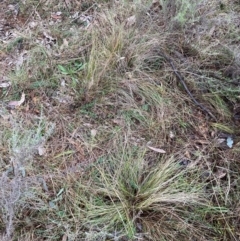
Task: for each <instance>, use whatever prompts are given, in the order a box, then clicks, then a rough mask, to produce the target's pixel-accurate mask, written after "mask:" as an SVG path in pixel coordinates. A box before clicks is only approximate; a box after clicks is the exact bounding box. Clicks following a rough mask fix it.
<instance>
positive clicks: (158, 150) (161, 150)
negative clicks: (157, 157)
mask: <svg viewBox="0 0 240 241" xmlns="http://www.w3.org/2000/svg"><path fill="white" fill-rule="evenodd" d="M147 147H148V148H149V149H151V150H153V151H155V152H158V153H166V151H164V150H163V149H160V148H155V147H151V146H147Z"/></svg>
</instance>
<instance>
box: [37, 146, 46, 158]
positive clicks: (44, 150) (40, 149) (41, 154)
mask: <svg viewBox="0 0 240 241" xmlns="http://www.w3.org/2000/svg"><path fill="white" fill-rule="evenodd" d="M45 153H46V149H45V148H44V147H43V146H39V147H38V155H39V156H43V155H44V154H45Z"/></svg>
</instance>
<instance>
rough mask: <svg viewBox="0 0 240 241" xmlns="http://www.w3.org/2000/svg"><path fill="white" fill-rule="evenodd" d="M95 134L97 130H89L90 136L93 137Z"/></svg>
mask: <svg viewBox="0 0 240 241" xmlns="http://www.w3.org/2000/svg"><path fill="white" fill-rule="evenodd" d="M96 135H97V130H95V129H93V130H91V136H92V137H95V136H96Z"/></svg>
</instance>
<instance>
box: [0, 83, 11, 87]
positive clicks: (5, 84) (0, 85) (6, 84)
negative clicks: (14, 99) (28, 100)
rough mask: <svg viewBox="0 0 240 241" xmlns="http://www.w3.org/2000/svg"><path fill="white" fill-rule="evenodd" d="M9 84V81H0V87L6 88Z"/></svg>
mask: <svg viewBox="0 0 240 241" xmlns="http://www.w3.org/2000/svg"><path fill="white" fill-rule="evenodd" d="M10 85H11V83H10V82H5V83H0V88H7V87H9V86H10Z"/></svg>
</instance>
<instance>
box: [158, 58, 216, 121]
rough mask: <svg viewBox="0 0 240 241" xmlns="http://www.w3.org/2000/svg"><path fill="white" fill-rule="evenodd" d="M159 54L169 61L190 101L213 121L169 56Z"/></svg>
mask: <svg viewBox="0 0 240 241" xmlns="http://www.w3.org/2000/svg"><path fill="white" fill-rule="evenodd" d="M161 55H162V56H163V57H164V58H165V59H166V60H167V61H168V62H169V64H170V66H171V68H172V70H173V72H174V74H175V75H176V77H177V79H178V80H179V81H180V82H181V84H182V85H183V87H184V89H185V90H186V92H187V94H188V95H189V97H190V98H191V99H192V101H193V102H194V103H195V104H196V105H197V106H199V107H200V108H201V109H202V110H203V111H204V112H205V113H207V114H208V115H209V116H210V117H212V118H213V119H214V120H215V121H216V120H217V118H216V117H215V116H214V115H213V114H212V113H211V112H210V111H209V110H208V109H207V108H206V107H204V106H203V105H202V104H201V103H199V102H198V101H197V100H196V99H195V97H194V96H193V95H192V93H191V91H190V90H189V89H188V87H187V85H186V83H185V80H184V78H183V77H182V76H181V74H180V73H179V71H178V70H177V69H176V68H175V66H174V64H173V62H172V60H171V59H170V58H168V57H167V56H166V55H164V54H162V53H161Z"/></svg>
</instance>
